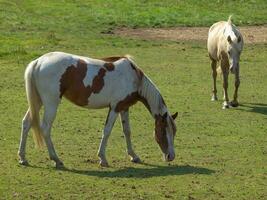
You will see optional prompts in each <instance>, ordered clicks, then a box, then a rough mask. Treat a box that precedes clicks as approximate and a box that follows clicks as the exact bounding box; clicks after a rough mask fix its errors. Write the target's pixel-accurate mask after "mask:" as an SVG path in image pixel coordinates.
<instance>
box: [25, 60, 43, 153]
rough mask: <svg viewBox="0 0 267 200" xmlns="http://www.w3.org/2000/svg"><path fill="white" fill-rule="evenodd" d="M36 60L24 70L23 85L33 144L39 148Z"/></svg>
mask: <svg viewBox="0 0 267 200" xmlns="http://www.w3.org/2000/svg"><path fill="white" fill-rule="evenodd" d="M37 62H38V60H34V61H32V62H31V63H30V64H29V65H28V66H27V69H26V71H25V85H26V94H27V99H28V104H29V110H30V116H31V123H32V130H33V139H34V142H35V146H36V147H39V148H41V147H43V146H44V138H43V134H42V132H41V128H40V119H39V118H40V116H39V111H40V106H41V99H40V96H39V94H38V91H37V89H36V85H35V79H34V70H35V67H36V65H37Z"/></svg>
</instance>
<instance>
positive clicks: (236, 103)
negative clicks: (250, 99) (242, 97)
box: [230, 101, 239, 107]
mask: <svg viewBox="0 0 267 200" xmlns="http://www.w3.org/2000/svg"><path fill="white" fill-rule="evenodd" d="M230 105H231V106H232V107H238V106H239V104H238V102H237V101H231V102H230Z"/></svg>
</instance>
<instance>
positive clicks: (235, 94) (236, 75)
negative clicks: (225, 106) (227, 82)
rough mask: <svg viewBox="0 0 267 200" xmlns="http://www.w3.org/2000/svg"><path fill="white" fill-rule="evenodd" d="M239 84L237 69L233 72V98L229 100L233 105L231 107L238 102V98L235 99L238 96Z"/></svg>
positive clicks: (235, 105)
mask: <svg viewBox="0 0 267 200" xmlns="http://www.w3.org/2000/svg"><path fill="white" fill-rule="evenodd" d="M239 85H240V79H239V71H236V73H235V92H234V99H233V101H232V102H231V106H233V107H237V106H238V105H239V104H238V100H237V97H238V95H237V93H238V88H239Z"/></svg>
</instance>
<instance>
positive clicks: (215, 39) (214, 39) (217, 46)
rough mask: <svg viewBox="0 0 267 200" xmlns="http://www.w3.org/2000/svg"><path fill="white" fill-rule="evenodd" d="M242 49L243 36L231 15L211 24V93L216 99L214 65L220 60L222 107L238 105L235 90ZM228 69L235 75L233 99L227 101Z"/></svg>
mask: <svg viewBox="0 0 267 200" xmlns="http://www.w3.org/2000/svg"><path fill="white" fill-rule="evenodd" d="M242 49H243V37H242V35H241V33H240V32H239V30H238V29H237V28H236V26H235V25H234V24H232V21H231V16H230V17H229V19H228V21H227V22H225V21H221V22H217V23H215V24H213V25H212V26H211V27H210V29H209V36H208V52H209V57H210V59H211V68H212V71H213V91H212V92H213V94H212V98H211V100H212V101H215V100H217V99H218V98H217V89H216V77H217V71H216V65H217V62H220V66H221V71H222V74H223V89H224V102H223V109H225V108H229V107H230V106H232V107H237V106H238V101H237V91H238V87H239V84H240V80H239V58H240V54H241V52H242ZM229 70H230V71H231V72H232V73H233V74H234V75H235V92H234V99H233V101H232V102H230V103H229V98H228V93H227V88H228V74H229Z"/></svg>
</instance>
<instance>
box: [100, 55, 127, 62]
mask: <svg viewBox="0 0 267 200" xmlns="http://www.w3.org/2000/svg"><path fill="white" fill-rule="evenodd" d="M122 58H127V57H125V56H111V57H106V58H100V60H103V61H106V62H115V61H117V60H120V59H122Z"/></svg>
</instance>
